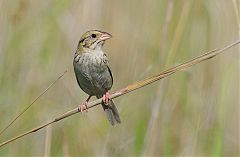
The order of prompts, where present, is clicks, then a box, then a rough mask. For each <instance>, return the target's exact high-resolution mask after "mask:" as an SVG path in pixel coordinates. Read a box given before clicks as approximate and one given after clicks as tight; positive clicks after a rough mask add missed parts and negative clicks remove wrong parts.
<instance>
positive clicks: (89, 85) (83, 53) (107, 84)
mask: <svg viewBox="0 0 240 157" xmlns="http://www.w3.org/2000/svg"><path fill="white" fill-rule="evenodd" d="M111 37H112V35H111V34H109V33H107V32H103V31H99V30H90V31H87V32H86V33H84V34H83V35H82V37H81V38H80V40H79V43H78V46H77V50H76V52H75V54H74V59H73V67H74V72H75V76H76V79H77V82H78V85H79V86H80V88H81V89H82V90H83V91H84V92H85V93H87V94H88V95H89V97H88V98H87V100H86V101H85V102H84V103H82V104H80V105H79V107H78V109H79V111H80V112H82V111H83V109H87V103H88V101H89V100H90V98H91V97H92V96H96V97H97V98H98V99H99V98H102V99H103V101H102V104H101V105H102V107H103V110H104V111H105V114H106V116H107V119H108V121H109V122H110V124H111V125H114V124H116V123H121V120H120V116H119V112H118V109H117V107H116V105H115V104H114V102H113V101H112V100H111V99H110V98H109V96H110V94H109V90H110V89H111V88H112V85H113V76H112V73H111V70H110V68H109V61H108V58H107V56H106V54H105V52H104V51H103V50H102V47H103V45H104V43H105V41H106V40H107V39H110V38H111Z"/></svg>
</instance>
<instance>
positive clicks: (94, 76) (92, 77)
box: [73, 56, 113, 95]
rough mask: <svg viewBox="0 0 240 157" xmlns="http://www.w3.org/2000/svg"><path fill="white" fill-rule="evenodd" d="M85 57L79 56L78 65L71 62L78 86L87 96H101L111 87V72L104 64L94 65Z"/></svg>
mask: <svg viewBox="0 0 240 157" xmlns="http://www.w3.org/2000/svg"><path fill="white" fill-rule="evenodd" d="M86 57H88V56H81V57H80V60H79V61H78V63H77V62H75V61H74V62H73V66H74V71H75V74H76V78H77V81H78V84H79V86H80V87H81V89H82V90H83V91H84V92H86V93H87V94H89V95H103V94H104V93H105V92H106V91H107V90H110V89H111V87H112V84H113V79H112V74H111V71H110V69H109V67H108V66H107V65H106V64H105V63H103V64H100V65H101V66H100V65H96V64H95V62H92V60H91V59H89V58H88V59H87V58H86ZM83 62H84V63H83ZM99 66H100V67H99Z"/></svg>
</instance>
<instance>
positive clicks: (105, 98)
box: [103, 92, 110, 105]
mask: <svg viewBox="0 0 240 157" xmlns="http://www.w3.org/2000/svg"><path fill="white" fill-rule="evenodd" d="M109 101H110V93H109V92H106V93H105V94H104V95H103V102H104V104H105V105H107V104H108V103H109Z"/></svg>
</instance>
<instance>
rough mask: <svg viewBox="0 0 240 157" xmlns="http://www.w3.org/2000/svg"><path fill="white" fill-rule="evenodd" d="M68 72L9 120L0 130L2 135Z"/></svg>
mask: <svg viewBox="0 0 240 157" xmlns="http://www.w3.org/2000/svg"><path fill="white" fill-rule="evenodd" d="M66 73H67V70H65V71H64V72H63V73H62V74H61V75H60V76H58V78H57V79H56V80H54V81H53V82H52V83H51V84H50V85H49V86H48V87H47V88H46V89H45V90H44V91H42V93H41V94H40V95H38V97H37V98H36V99H34V100H33V101H32V102H31V104H30V105H28V106H27V107H25V108H24V109H23V110H22V111H21V112H20V113H19V114H18V115H17V116H16V117H15V118H14V119H13V120H12V121H10V122H9V124H8V125H7V126H6V127H5V128H3V129H2V130H1V131H0V136H1V135H2V134H3V133H4V132H5V131H6V130H7V129H8V128H9V127H10V126H11V125H12V124H13V123H14V122H15V121H16V120H17V119H18V118H19V117H20V116H22V115H23V114H24V113H25V112H26V111H27V110H28V109H29V108H30V107H31V106H32V105H33V104H34V103H35V102H36V101H37V100H38V99H39V98H40V97H42V96H43V95H44V94H45V93H46V92H47V91H48V90H49V89H50V88H52V87H53V86H54V85H55V84H56V83H57V81H58V80H60V79H61V78H62V77H63V75H65V74H66Z"/></svg>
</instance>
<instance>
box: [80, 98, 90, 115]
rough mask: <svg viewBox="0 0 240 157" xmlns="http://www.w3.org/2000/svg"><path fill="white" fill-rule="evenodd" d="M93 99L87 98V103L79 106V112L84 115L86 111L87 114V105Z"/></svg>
mask: <svg viewBox="0 0 240 157" xmlns="http://www.w3.org/2000/svg"><path fill="white" fill-rule="evenodd" d="M91 97H92V96H91V95H89V97H88V98H87V100H86V101H85V102H83V103H81V104H80V105H79V106H78V111H80V112H81V113H82V112H83V111H84V110H86V112H87V103H88V101H89V100H90V98H91Z"/></svg>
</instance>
